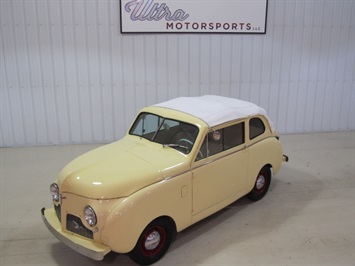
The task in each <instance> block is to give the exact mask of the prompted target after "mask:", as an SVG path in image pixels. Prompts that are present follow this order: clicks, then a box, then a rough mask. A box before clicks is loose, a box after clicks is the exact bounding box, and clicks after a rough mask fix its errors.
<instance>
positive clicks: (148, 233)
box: [129, 219, 173, 265]
mask: <svg viewBox="0 0 355 266" xmlns="http://www.w3.org/2000/svg"><path fill="white" fill-rule="evenodd" d="M172 237H173V227H172V225H171V223H170V222H169V221H168V220H167V219H157V220H155V221H153V222H151V223H150V224H149V225H148V226H147V227H146V228H145V229H144V231H143V233H142V234H141V236H140V237H139V239H138V242H137V244H136V246H135V247H134V249H133V250H132V251H131V253H130V254H129V256H130V258H131V259H132V260H133V261H134V262H136V263H138V264H140V265H150V264H153V263H155V262H157V261H158V260H160V259H161V258H162V257H163V256H164V254H165V253H166V251H167V250H168V248H169V246H170V243H171V241H172Z"/></svg>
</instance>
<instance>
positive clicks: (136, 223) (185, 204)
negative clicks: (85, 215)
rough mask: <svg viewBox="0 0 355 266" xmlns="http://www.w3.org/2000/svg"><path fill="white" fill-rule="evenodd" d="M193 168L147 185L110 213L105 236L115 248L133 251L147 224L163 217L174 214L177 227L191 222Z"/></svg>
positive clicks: (123, 251) (102, 235) (172, 217)
mask: <svg viewBox="0 0 355 266" xmlns="http://www.w3.org/2000/svg"><path fill="white" fill-rule="evenodd" d="M191 213H192V191H191V173H190V171H188V172H185V173H183V174H180V175H178V176H175V177H170V178H167V179H164V180H163V181H160V182H158V183H155V184H153V185H150V186H147V187H145V188H143V189H141V190H139V191H137V192H135V193H133V194H132V195H130V196H129V197H127V198H126V199H125V200H124V201H123V202H122V203H121V204H119V205H118V206H117V207H116V208H115V209H114V210H113V211H112V212H111V213H110V215H109V216H108V217H107V219H106V223H105V227H104V228H103V230H102V234H101V240H102V242H103V243H104V244H105V245H108V246H109V247H110V248H111V249H112V250H113V251H115V252H118V253H127V252H130V251H131V250H132V249H133V248H134V246H135V245H136V243H137V240H138V238H139V236H140V235H141V233H142V232H143V230H144V229H145V227H146V226H147V225H148V224H149V223H150V222H152V221H153V220H155V219H157V218H159V217H170V218H171V220H172V221H173V222H174V227H175V228H176V231H181V230H183V229H184V228H186V227H188V226H189V225H191Z"/></svg>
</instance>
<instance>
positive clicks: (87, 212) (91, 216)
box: [84, 206, 97, 226]
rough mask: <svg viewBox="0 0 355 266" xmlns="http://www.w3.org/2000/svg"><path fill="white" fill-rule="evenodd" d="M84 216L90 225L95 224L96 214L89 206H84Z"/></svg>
mask: <svg viewBox="0 0 355 266" xmlns="http://www.w3.org/2000/svg"><path fill="white" fill-rule="evenodd" d="M84 217H85V220H86V222H87V223H88V224H89V225H90V226H94V225H96V222H97V219H96V214H95V211H94V209H93V208H91V207H90V206H86V207H85V209H84Z"/></svg>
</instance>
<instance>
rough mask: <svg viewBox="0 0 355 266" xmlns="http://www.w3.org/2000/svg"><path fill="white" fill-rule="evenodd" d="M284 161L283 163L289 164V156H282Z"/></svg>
mask: <svg viewBox="0 0 355 266" xmlns="http://www.w3.org/2000/svg"><path fill="white" fill-rule="evenodd" d="M282 161H283V162H288V156H287V155H285V154H284V155H282Z"/></svg>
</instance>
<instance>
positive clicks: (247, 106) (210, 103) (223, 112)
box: [154, 95, 274, 131]
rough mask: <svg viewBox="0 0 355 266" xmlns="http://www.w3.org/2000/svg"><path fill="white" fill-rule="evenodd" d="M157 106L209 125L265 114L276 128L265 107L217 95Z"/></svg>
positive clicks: (176, 99) (163, 103)
mask: <svg viewBox="0 0 355 266" xmlns="http://www.w3.org/2000/svg"><path fill="white" fill-rule="evenodd" d="M154 106H156V107H162V108H168V109H173V110H176V111H180V112H184V113H187V114H189V115H192V116H195V117H197V118H199V119H201V120H203V121H204V122H205V123H206V124H207V125H208V126H209V127H214V126H217V125H220V124H223V123H226V122H228V121H232V120H236V119H241V118H246V117H250V116H254V115H263V116H265V117H266V119H267V120H268V122H269V124H270V126H271V129H272V131H273V130H274V128H273V125H272V123H271V121H270V119H269V118H268V117H267V115H266V112H265V110H264V109H263V108H261V107H259V106H257V105H256V104H254V103H251V102H247V101H242V100H238V99H234V98H228V97H223V96H217V95H204V96H198V97H179V98H175V99H172V100H169V101H166V102H162V103H159V104H156V105H154Z"/></svg>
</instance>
